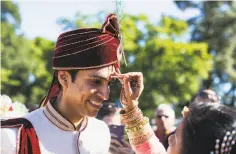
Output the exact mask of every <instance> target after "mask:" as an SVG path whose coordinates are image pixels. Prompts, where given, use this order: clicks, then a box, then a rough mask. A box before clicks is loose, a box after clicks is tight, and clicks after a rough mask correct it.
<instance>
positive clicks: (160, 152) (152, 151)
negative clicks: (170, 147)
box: [131, 135, 166, 154]
mask: <svg viewBox="0 0 236 154" xmlns="http://www.w3.org/2000/svg"><path fill="white" fill-rule="evenodd" d="M131 146H132V149H133V150H134V151H135V153H136V154H144V153H145V154H166V150H165V148H164V146H163V145H162V144H161V142H159V140H158V138H157V137H156V136H155V135H152V136H151V137H150V138H149V139H148V140H147V141H145V142H144V143H142V144H139V145H133V144H131Z"/></svg>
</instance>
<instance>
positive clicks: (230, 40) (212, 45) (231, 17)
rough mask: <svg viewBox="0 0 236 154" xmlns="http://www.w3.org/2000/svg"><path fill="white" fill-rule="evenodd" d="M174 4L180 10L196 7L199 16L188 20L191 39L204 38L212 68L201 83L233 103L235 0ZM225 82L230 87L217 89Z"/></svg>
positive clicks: (235, 89)
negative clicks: (211, 56)
mask: <svg viewBox="0 0 236 154" xmlns="http://www.w3.org/2000/svg"><path fill="white" fill-rule="evenodd" d="M176 4H177V6H178V7H179V8H180V9H182V10H186V9H198V10H199V11H200V15H199V16H196V17H193V18H191V19H190V20H189V21H188V22H189V24H190V25H192V26H193V27H194V30H193V32H192V39H191V40H192V41H204V42H206V43H207V44H208V46H209V49H208V52H209V53H211V54H212V55H213V59H214V69H213V71H211V72H209V74H210V75H209V78H208V79H207V80H205V81H204V82H203V86H202V87H203V88H215V89H216V90H217V91H218V92H219V93H223V94H224V96H223V99H222V101H223V102H224V103H225V104H229V105H235V106H236V60H235V59H236V44H235V42H236V35H235V33H236V2H231V1H214V2H208V1H202V2H196V1H176ZM214 81H217V82H214ZM226 84H228V85H230V86H231V88H230V89H229V90H226V91H224V90H221V89H224V88H223V86H224V85H226Z"/></svg>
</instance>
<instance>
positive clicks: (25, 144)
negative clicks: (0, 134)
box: [1, 118, 40, 154]
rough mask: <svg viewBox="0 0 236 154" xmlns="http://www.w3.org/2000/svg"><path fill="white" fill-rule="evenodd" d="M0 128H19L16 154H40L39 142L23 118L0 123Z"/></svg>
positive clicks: (28, 122) (31, 126) (31, 127)
mask: <svg viewBox="0 0 236 154" xmlns="http://www.w3.org/2000/svg"><path fill="white" fill-rule="evenodd" d="M1 128H19V130H18V133H19V134H18V135H19V144H18V145H17V149H16V153H17V154H40V148H39V141H38V137H37V134H36V132H35V130H34V127H33V125H32V124H31V122H30V121H28V120H27V119H25V118H16V119H9V120H6V121H1Z"/></svg>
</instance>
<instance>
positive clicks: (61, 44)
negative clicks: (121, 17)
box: [40, 14, 122, 106]
mask: <svg viewBox="0 0 236 154" xmlns="http://www.w3.org/2000/svg"><path fill="white" fill-rule="evenodd" d="M121 56H122V50H121V44H120V33H119V24H118V21H117V17H116V15H114V14H110V15H108V16H107V18H106V21H105V22H104V24H103V25H102V28H101V29H96V28H79V29H76V30H72V31H68V32H65V33H62V34H61V35H60V36H59V37H58V39H57V43H56V47H55V49H54V52H53V59H52V63H53V64H52V66H53V69H54V70H81V69H93V68H101V67H106V66H109V65H114V66H115V68H116V69H119V67H120V59H121ZM58 93H59V83H58V82H56V74H55V72H54V76H53V81H52V84H51V86H50V89H49V91H48V95H47V96H46V97H45V98H44V99H43V101H42V102H41V105H40V106H44V105H45V104H46V103H47V102H48V101H49V100H50V99H51V98H53V97H56V96H57V94H58Z"/></svg>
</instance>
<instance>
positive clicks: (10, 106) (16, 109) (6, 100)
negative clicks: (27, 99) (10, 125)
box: [0, 94, 28, 120]
mask: <svg viewBox="0 0 236 154" xmlns="http://www.w3.org/2000/svg"><path fill="white" fill-rule="evenodd" d="M27 113H28V109H27V108H26V107H25V105H24V104H22V103H20V102H17V101H15V102H12V100H11V98H10V97H9V96H7V95H4V94H3V95H1V96H0V118H1V120H6V119H12V118H18V117H23V116H25V115H26V114H27Z"/></svg>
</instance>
